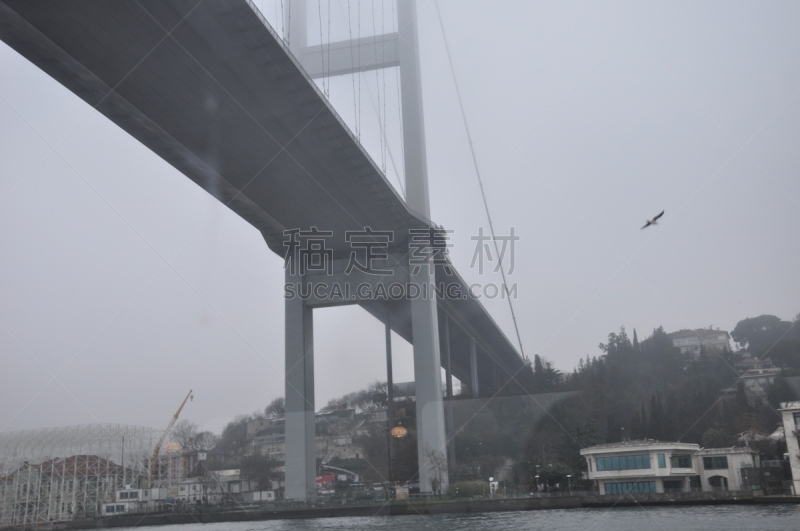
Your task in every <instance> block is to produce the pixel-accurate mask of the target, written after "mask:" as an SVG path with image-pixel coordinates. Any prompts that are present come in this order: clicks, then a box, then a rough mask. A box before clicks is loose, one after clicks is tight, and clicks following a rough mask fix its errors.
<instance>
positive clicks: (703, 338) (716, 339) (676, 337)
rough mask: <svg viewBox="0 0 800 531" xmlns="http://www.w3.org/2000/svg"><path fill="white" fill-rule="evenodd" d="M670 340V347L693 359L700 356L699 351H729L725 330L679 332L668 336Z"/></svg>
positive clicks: (699, 329) (701, 329)
mask: <svg viewBox="0 0 800 531" xmlns="http://www.w3.org/2000/svg"><path fill="white" fill-rule="evenodd" d="M669 337H670V339H672V346H673V347H676V348H679V349H680V350H681V352H682V353H684V354H687V353H688V354H691V355H692V356H694V357H697V356H699V355H700V349H701V348H705V349H706V350H709V351H713V352H722V351H724V350H730V349H731V345H730V334H728V332H726V331H725V330H711V329H710V328H709V329H706V328H698V329H696V330H680V331H678V332H673V333H671V334H669Z"/></svg>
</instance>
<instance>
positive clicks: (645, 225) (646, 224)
mask: <svg viewBox="0 0 800 531" xmlns="http://www.w3.org/2000/svg"><path fill="white" fill-rule="evenodd" d="M663 215H664V211H663V210H662V211H661V214H659V215H657V216H656V217H654V218H653V219H648V220H647V223H645V224H644V227H642V229H646V228H647V227H649V226H650V225H658V218H660V217H661V216H663ZM640 230H641V229H640Z"/></svg>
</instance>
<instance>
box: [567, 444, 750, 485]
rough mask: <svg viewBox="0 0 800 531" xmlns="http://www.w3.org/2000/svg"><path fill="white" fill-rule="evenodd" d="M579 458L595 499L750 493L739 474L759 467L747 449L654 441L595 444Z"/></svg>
mask: <svg viewBox="0 0 800 531" xmlns="http://www.w3.org/2000/svg"><path fill="white" fill-rule="evenodd" d="M581 455H582V456H583V457H584V458H585V459H586V462H587V465H588V471H589V479H590V480H593V481H594V483H595V486H596V487H597V489H598V492H599V493H600V494H627V493H631V494H650V493H675V492H701V491H726V490H749V489H750V488H751V487H750V485H748V484H747V480H746V475H745V474H743V473H742V469H748V468H753V467H758V466H759V462H758V460H759V457H758V454H757V453H756V452H754V451H752V450H750V449H749V448H737V447H733V448H700V446H699V445H697V444H691V443H681V442H664V441H653V440H639V441H621V442H616V443H608V444H600V445H597V446H592V447H589V448H584V449H582V450H581Z"/></svg>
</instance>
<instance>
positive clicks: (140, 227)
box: [0, 0, 800, 431]
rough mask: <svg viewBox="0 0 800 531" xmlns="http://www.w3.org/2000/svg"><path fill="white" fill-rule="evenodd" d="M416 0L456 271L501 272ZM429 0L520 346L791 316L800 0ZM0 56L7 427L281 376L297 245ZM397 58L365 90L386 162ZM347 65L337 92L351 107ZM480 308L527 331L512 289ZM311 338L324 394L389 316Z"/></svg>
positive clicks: (442, 220)
mask: <svg viewBox="0 0 800 531" xmlns="http://www.w3.org/2000/svg"><path fill="white" fill-rule="evenodd" d="M417 1H418V6H419V8H420V10H421V15H420V18H419V31H420V39H421V49H422V51H423V57H422V79H423V88H424V106H425V121H426V135H427V149H428V164H429V179H430V186H431V198H432V208H431V210H432V217H433V219H434V221H436V222H437V223H439V224H442V225H443V226H444V227H445V228H447V229H450V230H453V231H454V235H453V243H454V247H453V248H452V249H451V254H452V257H453V260H454V262H455V264H456V265H457V267H458V268H459V270H460V272H461V273H462V274H463V275H464V276H465V277H466V278H467V280H469V281H476V282H477V281H480V282H489V281H494V282H499V281H500V278H499V274H491V273H484V275H479V274H478V272H477V271H476V270H473V269H470V267H469V266H470V261H471V259H472V255H473V252H474V242H472V241H471V240H470V237H471V236H473V235H476V234H477V232H478V228H479V227H481V226H483V227H487V222H486V217H485V214H484V210H483V206H482V202H481V198H480V192H479V189H478V187H477V180H476V177H475V173H474V170H473V167H472V161H471V157H470V154H469V150H468V144H467V140H466V135H465V132H464V128H463V126H462V123H461V115H460V112H459V110H458V103H457V100H456V97H455V89H454V86H453V82H452V79H451V77H450V74H449V70H448V68H449V67H448V64H447V58H446V55H445V48H444V44H443V40H442V35H441V32H440V30H439V22H438V19H437V18H436V9H435V6H434V5H433V4H431V3H429V2H428V1H427V0H417ZM310 3H311V4H312V5H315V3H314V2H313V1H312V2H310ZM332 3H333V4H334V5H336V2H335V1H334V2H332ZM256 4H261V2H258V1H257V2H256ZM364 4H366V2H365V3H364ZM376 4H378V5H380V2H379V1H378V2H376ZM342 5H345V4H344V3H343V4H342ZM440 8H441V11H442V16H443V22H444V26H445V31H446V33H447V38H448V40H449V43H450V48H451V52H452V55H453V61H454V65H455V69H456V74H457V76H458V83H459V87H460V90H461V92H462V95H463V97H464V104H465V109H466V113H467V118H468V120H469V124H470V129H471V132H472V136H473V140H474V143H475V148H476V154H477V159H478V164H479V166H480V169H481V172H482V174H483V176H484V181H485V187H486V193H487V197H488V201H489V206H490V209H491V213H492V216H493V220H494V224H495V228H496V230H497V232H498V233H499V234H507V233H508V232H509V230H510V227H514V230H515V232H516V233H517V234H518V235H519V236H520V237H521V240H520V241H519V242H518V243H517V246H516V262H515V271H514V274H513V275H511V277H510V281H511V282H516V283H517V285H518V294H519V297H518V299H517V300H516V301H515V305H516V306H515V309H516V311H517V316H518V319H519V323H520V329H521V332H522V341H523V346H524V349H525V353H526V354H528V355H529V356H532V355H533V354H535V353H538V354H540V355H543V356H545V357H547V358H548V359H550V360H552V361H553V362H554V363H555V365H556V366H557V367H558V368H559V369H561V370H571V369H572V367H573V366H574V365H575V364H576V363H577V361H578V359H579V358H580V357H585V356H586V354H590V355H596V354H598V353H599V351H598V350H597V343H598V342H600V341H602V340H604V339H605V336H606V335H607V334H608V333H609V332H611V331H614V330H616V329H618V328H619V326H620V325H621V324H624V325H625V326H626V327H628V329H629V331H631V329H633V328H636V329H637V331H638V332H639V336H640V337H644V336H646V335H648V334H649V333H650V332H651V331H652V329H653V328H654V327H656V326H659V325H663V326H664V327H665V328H666V329H667V330H668V331H673V330H677V329H680V328H696V327H702V326H709V325H714V326H719V327H720V328H723V329H727V330H730V329H732V327H733V326H734V325H735V324H736V322H737V321H738V320H740V319H743V318H745V317H749V316H755V315H759V314H762V313H773V314H776V315H778V316H780V317H782V318H783V319H791V318H792V317H793V316H794V315H795V314H797V313H798V312H800V303H798V301H800V282H798V280H797V271H799V270H800V247H798V245H797V244H796V235H795V232H796V231H795V229H796V227H798V224H800V179H798V176H797V168H798V166H800V150H798V149H797V146H798V145H800V138H799V137H800V128H799V127H798V125H800V96H798V91H800V39H798V38H797V31H796V29H797V27H798V26H799V25H800V4H798V3H797V2H789V1H787V2H772V1H770V2H727V1H726V2H703V3H696V2H676V1H662V2H597V3H595V2H577V3H576V2H522V1H519V2H511V1H506V2H485V1H484V2H478V1H474V2H473V1H465V0H458V1H456V0H441V1H440ZM386 9H387V10H388V9H389V4H388V3H387V4H386ZM312 11H313V9H312ZM264 12H265V13H266V14H267V16H268V18H271V19H272V18H274V17H273V13H274V3H273V2H268V1H265V2H264ZM338 16H341V15H338ZM387 17H388V15H387ZM368 20H369V16H368V15H367V14H363V15H362V22H364V23H365V25H366V22H367V21H368ZM336 21H337V19H336V18H335V17H333V22H334V25H335V24H336ZM388 24H389V22H388V18H387V26H388ZM340 26H341V27H342V28H343V25H341V24H340ZM315 28H316V30H318V29H319V28H318V27H315ZM312 29H314V28H312ZM387 29H388V28H387ZM337 31H338V30H337ZM309 33H310V35H313V34H314V31H309ZM334 36H335V37H336V36H337V34H336V33H334ZM341 36H343V35H341ZM317 39H318V35H317ZM0 73H2V75H0V97H1V98H2V99H0V150H2V160H3V171H2V173H0V248H2V254H0V271H2V275H0V325H2V326H0V351H2V353H3V358H2V359H3V365H2V367H3V371H2V373H3V375H4V382H3V385H2V386H0V404H2V407H0V431H5V430H11V429H24V428H31V427H44V426H54V425H63V424H75V423H88V422H97V421H104V422H117V423H130V424H144V425H151V426H155V427H160V426H162V425H165V424H166V423H167V422H168V420H169V418H170V417H171V416H172V414H173V413H174V410H175V409H176V408H177V406H178V405H179V403H180V401H181V400H182V398H183V396H184V395H185V393H186V392H187V391H188V389H190V388H193V389H194V390H195V397H196V398H195V401H194V402H193V403H191V404H190V405H189V406H188V407H187V408H186V410H185V412H184V416H185V417H186V418H189V419H191V420H194V421H195V422H197V423H198V424H199V425H201V426H203V427H209V428H213V429H219V428H220V427H221V426H222V424H223V423H224V421H225V420H227V419H229V418H230V417H232V416H233V415H236V414H239V413H245V412H248V411H253V410H254V409H263V407H264V406H265V405H266V404H267V403H268V402H269V401H270V400H271V399H272V398H274V397H276V396H279V395H282V394H283V383H282V380H281V376H282V372H283V299H282V282H283V271H282V260H281V259H280V257H278V256H276V255H274V254H273V253H272V252H270V251H269V250H268V249H267V247H266V245H265V244H264V241H263V239H262V238H261V236H260V234H259V233H258V232H257V231H256V230H255V229H253V228H252V227H251V226H249V225H248V224H246V223H245V222H244V221H243V220H241V219H240V218H238V216H236V215H235V214H233V213H232V212H230V211H229V210H227V209H225V208H224V207H222V205H221V204H220V203H218V202H217V201H216V200H214V199H213V198H211V197H210V196H209V195H208V194H206V192H204V191H203V190H201V189H200V188H198V187H197V186H196V185H195V184H193V183H192V182H191V181H189V180H188V179H187V178H185V177H184V176H182V175H181V174H179V173H178V172H177V171H176V170H174V169H173V168H172V167H171V166H169V165H168V164H167V163H165V162H164V161H162V160H161V159H160V158H158V157H157V156H155V155H154V154H152V153H151V152H149V150H147V149H146V148H144V147H143V146H142V145H140V144H139V143H138V142H136V141H135V140H133V139H132V138H130V137H129V136H128V135H127V134H126V133H124V132H122V131H121V130H120V129H119V128H117V127H116V126H115V125H113V124H112V123H110V122H109V121H108V120H107V119H106V118H104V117H103V116H102V115H100V114H99V113H96V112H94V111H92V110H91V109H90V108H89V106H87V105H86V104H85V103H83V102H82V101H81V100H80V99H79V98H77V97H76V96H75V95H73V94H72V93H71V92H69V91H68V90H66V89H64V88H63V87H61V86H60V85H59V84H58V83H57V82H55V81H54V80H52V79H51V78H50V77H49V76H47V75H46V74H44V73H43V72H41V71H40V70H38V69H37V68H36V67H34V66H33V65H32V64H30V63H28V62H27V61H26V60H25V59H23V58H21V57H20V56H19V55H17V54H16V52H14V51H12V50H10V49H9V48H8V47H6V46H5V45H4V44H0ZM382 79H383V78H380V77H376V76H375V75H374V74H372V75H371V77H370V76H365V77H364V81H363V82H364V85H362V93H361V110H362V122H361V126H360V130H361V134H362V141H363V142H364V144H365V145H366V146H367V147H368V148H369V149H370V150H371V152H372V154H373V158H374V159H375V160H376V161H377V163H378V164H379V165H381V164H382V160H383V157H384V156H383V155H382V154H381V153H382V148H381V143H380V140H379V139H380V136H379V134H378V130H377V126H376V123H377V120H376V118H375V114H374V111H373V110H372V106H371V103H370V100H369V98H370V97H375V96H376V94H375V92H376V83H377V84H378V86H379V87H380V89H381V90H383V85H381V83H382ZM351 81H352V80H351V79H350V78H349V77H348V76H345V77H343V78H339V79H335V80H332V81H331V83H330V86H329V91H330V93H331V100H332V101H333V103H334V105H335V107H336V108H337V110H338V111H339V112H340V114H341V115H342V117H343V118H344V119H345V120H347V121H348V123H350V124H351V126H352V127H353V128H355V123H356V122H357V118H355V116H357V114H356V113H354V109H353V99H354V93H353V89H352V86H351ZM385 81H386V83H385V86H386V92H385V93H383V95H382V96H381V98H383V99H382V100H381V105H383V102H386V105H387V108H388V111H387V113H388V115H389V116H388V119H387V124H386V129H387V133H386V134H387V138H388V144H389V145H390V147H391V149H392V151H393V155H394V157H395V158H396V159H397V160H398V161H399V160H400V158H401V156H400V148H399V144H398V142H397V138H399V131H398V130H397V127H396V126H397V124H396V112H397V110H396V105H397V101H396V100H397V97H396V92H395V91H394V90H393V88H392V87H393V86H394V81H395V79H394V77H393V74H392V73H389V74H387V76H386V80H385ZM320 83H321V81H320ZM326 83H327V82H326ZM326 87H327V85H326ZM369 90H371V91H372V96H370V93H369V92H368V91H369ZM376 106H377V102H376ZM393 106H394V107H393ZM392 113H394V114H392ZM392 116H395V118H392ZM54 147H55V148H56V150H55V152H53V151H52V148H54ZM386 164H387V167H389V168H390V169H389V171H388V173H389V179H390V180H391V181H395V180H396V178H395V176H394V174H393V172H392V170H391V164H390V162H388V161H387V163H386ZM662 209H664V210H666V214H665V216H664V218H662V221H661V222H660V223H659V225H658V226H657V227H655V228H649V229H648V230H646V231H640V230H639V227H641V225H642V224H643V223H644V221H645V219H647V218H651V217H652V216H654V215H655V214H657V213H658V212H660V211H661V210H662ZM171 260H172V262H171V264H170V265H167V262H168V261H171ZM484 304H485V305H486V307H487V308H488V309H489V310H490V312H491V313H492V315H493V317H494V318H495V320H496V321H497V322H498V323H499V324H500V325H501V327H502V328H503V330H504V331H505V332H506V334H507V335H508V337H509V338H510V339H511V340H512V342H514V343H516V339H515V335H514V329H513V324H512V321H511V316H510V313H509V309H508V305H507V303H506V301H504V300H499V299H498V300H487V301H484ZM315 333H316V337H315V340H316V342H317V344H316V360H315V365H316V391H317V406H318V407H319V406H322V405H324V403H325V402H327V400H328V399H330V398H332V397H334V396H338V395H341V394H344V393H346V392H349V391H352V390H355V389H358V388H360V387H362V386H363V385H364V384H365V383H367V382H369V381H371V380H374V379H377V378H385V363H384V353H383V328H382V325H380V323H378V322H376V321H375V320H374V319H372V318H371V317H369V316H368V315H367V314H366V312H364V311H362V310H361V309H360V308H358V307H345V308H338V309H329V310H324V311H317V312H316V314H315ZM395 346H396V355H395V378H396V380H398V381H402V380H409V379H411V377H412V374H413V373H412V367H411V356H410V347H409V346H408V345H406V344H405V343H404V342H403V341H402V340H397V341H395ZM52 376H56V378H55V381H52V382H50V383H49V384H48V382H49V381H50V380H51V377H52Z"/></svg>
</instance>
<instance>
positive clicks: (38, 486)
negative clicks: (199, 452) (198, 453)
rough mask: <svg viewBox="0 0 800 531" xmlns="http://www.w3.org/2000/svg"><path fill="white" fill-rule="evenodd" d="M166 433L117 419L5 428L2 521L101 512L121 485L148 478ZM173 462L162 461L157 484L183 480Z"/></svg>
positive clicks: (0, 449) (0, 464) (1, 438)
mask: <svg viewBox="0 0 800 531" xmlns="http://www.w3.org/2000/svg"><path fill="white" fill-rule="evenodd" d="M161 434H162V431H161V430H156V429H153V428H146V427H141V426H124V425H117V424H91V425H82V426H65V427H59V428H46V429H37V430H25V431H17V432H6V433H0V527H5V526H9V525H26V524H27V525H30V524H37V523H43V522H58V521H65V520H72V519H77V518H91V517H94V516H99V515H100V507H101V504H103V503H105V502H111V501H114V500H115V496H116V491H117V490H120V489H124V488H125V485H138V486H142V484H143V482H145V481H147V476H148V471H149V467H150V460H151V458H152V455H153V449H154V446H155V444H156V443H157V441H158V440H159V437H160V436H161ZM159 461H161V460H159ZM161 464H162V463H160V465H161ZM170 468H171V467H169V466H159V467H158V470H159V474H158V477H157V478H155V481H156V484H155V485H153V486H154V487H156V486H168V484H169V483H172V482H174V481H176V480H178V478H174V477H173V478H170V477H169V476H170V474H168V471H169V469H170Z"/></svg>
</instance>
